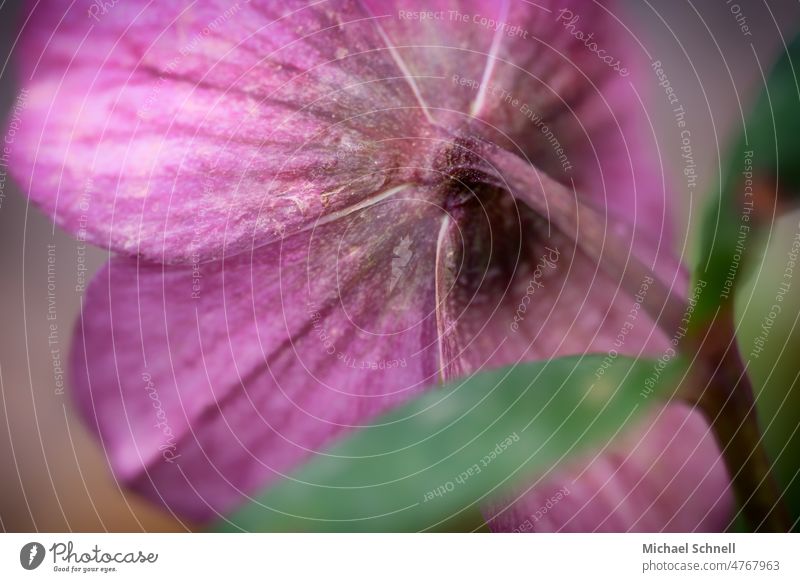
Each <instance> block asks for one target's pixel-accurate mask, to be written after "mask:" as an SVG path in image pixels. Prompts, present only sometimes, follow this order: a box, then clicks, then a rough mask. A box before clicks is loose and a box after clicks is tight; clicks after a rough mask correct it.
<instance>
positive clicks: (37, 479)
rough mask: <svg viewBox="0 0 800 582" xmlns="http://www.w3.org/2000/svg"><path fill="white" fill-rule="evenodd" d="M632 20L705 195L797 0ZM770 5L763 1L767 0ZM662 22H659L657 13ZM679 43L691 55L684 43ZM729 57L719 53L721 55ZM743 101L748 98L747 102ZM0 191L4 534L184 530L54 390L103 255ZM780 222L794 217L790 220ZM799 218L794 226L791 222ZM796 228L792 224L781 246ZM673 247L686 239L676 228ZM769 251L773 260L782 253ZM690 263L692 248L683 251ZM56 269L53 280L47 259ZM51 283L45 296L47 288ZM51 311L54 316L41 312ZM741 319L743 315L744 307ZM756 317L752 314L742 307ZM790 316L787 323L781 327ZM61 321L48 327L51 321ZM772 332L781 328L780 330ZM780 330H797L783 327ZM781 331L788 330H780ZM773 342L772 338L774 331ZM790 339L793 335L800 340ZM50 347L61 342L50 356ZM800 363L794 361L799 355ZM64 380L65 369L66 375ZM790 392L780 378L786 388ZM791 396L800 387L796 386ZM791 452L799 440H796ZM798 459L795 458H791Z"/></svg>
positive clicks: (658, 112) (681, 206) (662, 127)
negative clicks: (743, 23) (125, 478)
mask: <svg viewBox="0 0 800 582" xmlns="http://www.w3.org/2000/svg"><path fill="white" fill-rule="evenodd" d="M626 4H630V5H631V6H630V7H631V9H632V10H631V16H630V19H631V23H633V24H634V25H635V26H634V27H633V29H634V30H636V32H637V34H639V36H640V39H641V41H642V42H643V43H644V44H645V45H646V46H648V48H649V49H650V51H651V52H652V54H653V56H654V58H659V59H660V60H662V61H663V62H664V65H665V67H666V68H667V69H668V70H669V71H670V78H671V81H672V84H673V86H674V87H675V89H676V91H678V92H679V93H680V94H681V99H682V102H683V103H684V104H685V106H686V107H687V110H688V111H689V115H690V117H691V120H692V121H691V123H692V134H693V139H694V142H695V152H696V157H697V164H698V167H699V168H700V170H701V171H700V174H701V182H700V187H699V188H698V192H703V191H707V190H708V188H709V187H710V186H711V185H712V183H713V181H714V176H715V175H716V172H717V167H718V164H719V159H720V154H719V147H721V146H722V145H723V144H724V143H725V140H726V139H727V137H728V136H729V135H730V132H731V128H732V127H733V123H734V122H735V121H736V120H737V119H739V116H740V112H739V100H740V99H742V100H746V99H748V98H750V97H751V96H752V94H753V92H754V90H756V89H757V83H759V82H760V74H761V73H760V72H759V69H758V64H757V63H756V61H755V59H754V58H753V48H751V46H750V42H752V43H753V46H754V47H755V51H756V53H757V54H758V55H760V59H761V64H762V66H764V67H768V63H769V62H770V59H771V57H772V56H774V54H775V50H776V48H778V47H779V45H780V37H779V35H778V31H779V30H781V31H783V34H785V35H787V40H788V38H790V37H791V36H792V35H793V34H794V33H795V32H796V31H797V24H800V5H798V3H797V2H796V1H795V0H781V1H770V2H768V3H767V4H765V5H760V4H759V3H756V2H744V1H743V2H741V4H742V6H743V8H745V9H746V11H747V18H748V21H749V26H750V28H751V30H752V31H753V37H752V38H748V39H744V38H743V36H742V33H741V30H740V28H739V27H738V26H737V23H736V22H735V20H734V18H733V17H732V15H731V13H730V11H729V9H728V7H727V6H726V4H725V2H724V1H723V0H719V1H716V2H706V3H695V5H694V6H693V5H692V4H690V3H688V2H682V1H678V2H659V3H655V4H656V5H657V6H656V8H657V9H658V11H659V14H658V15H657V14H655V13H654V12H653V10H652V9H651V8H650V7H649V6H648V5H647V3H645V2H641V1H640V0H629V1H628V2H626ZM766 5H768V6H769V10H767V9H765V8H764V6H766ZM16 13H18V7H17V6H16V3H10V4H9V3H0V67H3V68H2V69H0V111H2V112H3V115H4V114H5V112H6V111H7V110H8V108H9V107H10V106H11V104H12V102H13V100H14V96H15V92H16V90H17V87H18V86H19V84H18V83H17V80H16V78H15V75H14V70H13V66H5V67H4V66H3V64H4V63H6V61H7V59H6V57H7V55H9V54H10V53H12V52H13V51H12V47H13V43H14V41H15V39H16V37H17V34H18V30H19V28H18V25H17V19H16V17H15V16H16ZM662 18H663V20H662ZM684 51H685V52H684ZM722 55H724V56H725V61H723V60H722ZM659 91H660V89H659V87H658V86H657V85H656V83H655V82H654V83H653V91H652V96H651V97H652V98H653V99H656V100H659V99H660V100H661V101H656V102H658V103H660V105H659V106H657V107H654V109H653V116H654V121H655V130H656V132H657V133H658V135H659V142H660V145H661V147H662V151H661V154H662V156H663V158H664V164H665V171H666V172H667V173H668V174H670V175H672V176H674V181H675V183H680V179H681V177H682V176H681V175H680V168H681V159H680V150H679V147H678V144H677V136H676V132H675V128H674V122H673V120H672V118H671V116H670V112H669V109H668V108H667V107H665V106H664V103H663V94H661V93H659ZM743 105H746V102H745V103H743ZM2 194H3V196H2V197H0V273H2V276H1V277H0V298H1V299H2V300H0V322H2V330H1V331H0V471H1V472H0V475H2V479H0V529H2V530H4V531H186V530H188V529H190V528H191V527H192V526H191V525H190V524H186V523H181V522H179V521H177V520H176V519H174V518H172V517H171V516H170V515H168V514H167V513H165V512H164V511H162V510H160V509H158V508H155V507H153V506H152V505H151V504H149V503H147V502H145V501H143V500H141V499H138V498H137V497H136V496H135V495H132V494H130V493H127V492H125V491H124V490H123V489H122V488H121V487H120V486H119V485H118V484H117V483H116V482H115V480H114V479H113V477H112V475H111V473H110V472H109V470H108V467H107V463H106V459H105V455H104V453H103V451H102V449H101V447H100V445H99V444H98V442H97V441H96V440H95V439H94V438H93V437H92V436H91V434H90V432H89V431H88V430H87V429H86V427H85V426H84V424H83V423H82V421H81V419H80V418H79V417H78V416H77V415H76V413H75V409H74V406H73V402H72V400H71V397H70V390H69V386H68V385H66V386H65V387H64V389H63V390H62V389H61V388H60V386H59V378H58V377H57V372H58V371H57V370H56V369H55V368H54V359H53V356H54V353H56V354H59V355H60V357H61V367H62V368H66V366H67V354H68V353H69V349H70V342H71V339H72V337H71V336H72V328H73V325H74V322H75V320H76V318H77V317H78V313H79V309H80V305H81V299H82V297H81V293H80V292H78V291H76V285H77V284H78V281H79V271H78V269H79V264H80V263H79V256H82V255H80V254H79V253H83V252H85V253H86V255H85V257H86V266H87V268H88V273H87V280H88V278H90V277H91V274H92V273H93V272H95V271H96V270H97V269H98V268H99V267H100V266H101V265H102V264H103V263H104V261H105V260H106V259H107V257H108V253H107V252H105V251H103V250H100V249H96V248H91V247H86V248H85V249H84V248H82V247H81V245H80V243H78V241H76V240H74V239H72V238H71V237H70V236H69V235H67V234H66V233H64V232H61V231H60V230H58V229H54V228H53V226H52V225H51V223H50V221H49V220H48V218H47V217H46V216H44V215H43V214H42V213H40V212H39V211H38V210H36V209H35V208H33V207H31V206H29V204H28V202H27V199H26V198H25V197H24V196H23V195H22V193H21V191H20V188H19V187H18V186H17V185H15V184H14V183H13V182H12V181H11V180H10V179H9V180H8V181H7V182H6V184H5V186H4V189H3V192H2ZM676 196H677V197H678V199H677V200H676V203H675V207H676V209H677V213H678V215H679V216H678V217H677V218H679V219H680V220H681V225H680V227H679V231H680V232H681V234H682V235H685V233H686V232H688V231H692V230H693V229H695V228H696V226H697V223H698V212H699V208H700V205H701V203H702V199H701V198H699V197H698V198H692V199H690V198H689V197H688V195H687V194H686V193H685V192H681V191H680V190H678V191H677V194H676ZM787 224H788V223H787ZM793 224H795V225H796V224H797V219H796V217H795V218H794V220H793ZM786 236H791V233H789V232H788V231H787V234H786V235H783V237H784V238H780V236H777V237H776V240H778V241H781V240H783V241H785V240H786ZM677 245H678V248H677V249H676V252H678V253H681V252H683V253H686V252H687V250H686V249H687V248H688V247H689V246H690V244H689V241H687V240H686V239H685V238H682V237H678V243H677ZM776 257H778V260H780V253H779V252H778V253H777V255H776ZM684 259H685V260H687V261H688V257H687V256H686V255H684ZM49 265H53V266H54V268H55V275H54V276H52V275H51V277H50V281H48V266H49ZM48 283H50V284H51V287H50V289H51V294H50V295H51V296H50V297H49V296H48V295H49V293H48ZM48 317H50V318H51V319H48ZM743 317H745V318H747V317H748V315H747V314H744V316H743ZM749 317H751V319H752V320H753V322H757V321H758V320H759V318H760V317H761V314H760V312H754V313H753V315H751V316H749ZM789 323H791V322H787V323H786V325H787V326H788V324H789ZM51 325H55V326H56V327H55V329H53V328H51ZM776 330H777V328H776ZM774 333H775V335H774V337H776V338H778V337H781V338H783V339H782V340H781V341H788V338H790V337H791V338H794V340H795V341H796V340H797V339H798V332H797V330H795V329H794V327H793V326H792V328H791V329H788V327H787V329H786V330H784V331H783V332H781V331H780V330H777V331H775V332H774ZM781 334H783V335H781ZM775 341H776V342H777V341H778V340H775ZM795 345H796V344H795ZM53 350H58V351H57V352H54V351H53ZM795 365H797V364H795ZM64 378H65V379H66V374H65V375H64ZM787 389H788V387H787ZM794 390H795V394H797V387H796V386H795V387H794ZM795 450H797V449H795ZM795 465H796V463H795Z"/></svg>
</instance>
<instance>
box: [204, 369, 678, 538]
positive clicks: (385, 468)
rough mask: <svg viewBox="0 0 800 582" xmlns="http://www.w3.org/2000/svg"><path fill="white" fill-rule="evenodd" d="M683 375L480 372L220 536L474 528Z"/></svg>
mask: <svg viewBox="0 0 800 582" xmlns="http://www.w3.org/2000/svg"><path fill="white" fill-rule="evenodd" d="M683 369H684V367H683V365H682V364H681V363H678V362H677V361H673V362H670V363H668V364H667V365H666V367H663V366H660V367H659V368H656V363H655V362H653V361H649V360H638V361H637V360H632V359H627V358H623V357H617V358H615V359H614V358H611V357H608V356H603V355H592V356H585V357H570V358H561V359H556V360H550V361H540V362H530V363H525V364H520V365H517V366H514V367H511V368H505V369H501V370H495V371H491V372H485V373H481V374H477V375H475V376H472V377H470V378H468V379H466V380H464V381H462V382H458V383H454V384H450V385H447V386H445V387H442V388H440V389H437V390H434V391H432V392H429V393H427V394H425V395H423V396H421V397H418V398H417V399H415V400H413V401H412V402H410V403H408V404H405V405H404V406H402V407H400V408H398V409H395V410H394V411H393V412H391V413H390V414H388V415H386V416H384V417H382V418H380V419H378V420H377V421H376V423H375V424H374V425H372V426H370V427H368V428H363V429H360V430H359V431H357V432H355V433H353V434H351V435H350V436H349V437H347V438H346V439H344V440H343V441H340V442H339V443H338V444H337V445H336V446H334V447H333V448H332V449H330V450H329V451H328V452H327V453H326V454H325V455H318V456H316V457H315V458H314V459H313V460H312V461H310V462H309V463H308V464H307V465H305V466H304V467H302V468H301V469H300V470H299V471H298V472H297V473H295V474H294V475H293V476H292V477H291V478H287V479H283V480H281V481H280V482H279V483H278V484H276V485H275V486H273V487H271V488H269V489H267V490H266V491H265V492H263V494H261V495H260V496H259V497H258V498H257V499H256V500H255V501H253V502H250V503H248V504H246V505H245V506H244V507H242V508H241V509H239V510H238V511H237V512H236V513H234V514H233V515H232V516H231V517H230V518H229V520H223V521H221V522H219V523H218V524H217V529H219V530H222V531H239V530H247V531H419V530H428V529H464V528H465V527H468V528H469V529H471V528H472V527H474V526H475V525H476V524H480V523H482V521H481V520H480V519H477V520H475V519H474V518H475V516H479V513H478V512H477V508H478V507H479V505H480V504H481V503H482V502H484V501H485V499H486V497H487V496H488V495H490V494H492V493H494V494H496V493H497V491H498V490H500V489H502V488H507V487H508V486H510V485H512V484H514V483H516V482H518V481H520V480H523V481H524V480H525V479H526V478H527V479H530V478H531V476H532V475H536V474H541V473H545V472H547V471H548V470H550V469H551V468H552V467H553V466H554V465H555V464H556V463H559V462H561V461H563V460H564V459H565V458H567V457H571V456H573V455H575V454H576V453H579V452H581V451H585V449H586V448H587V447H592V448H600V447H603V446H605V445H606V444H607V443H608V442H609V441H610V440H611V439H612V438H613V437H614V435H615V434H617V433H618V432H619V431H620V429H621V428H622V427H623V426H624V425H625V424H626V423H628V422H630V420H631V419H632V418H633V417H635V416H636V414H637V413H639V412H641V411H642V410H644V409H646V408H647V406H648V405H649V404H652V403H653V401H654V400H655V397H656V396H658V395H659V394H664V393H666V392H671V391H672V390H673V389H674V387H675V375H676V374H677V373H679V372H681V370H683ZM465 524H466V525H465Z"/></svg>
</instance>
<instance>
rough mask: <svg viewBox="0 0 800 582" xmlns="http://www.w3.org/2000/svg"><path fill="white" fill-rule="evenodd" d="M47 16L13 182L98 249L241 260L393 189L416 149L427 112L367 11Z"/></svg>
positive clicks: (139, 11) (39, 15) (187, 6)
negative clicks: (415, 137)
mask: <svg viewBox="0 0 800 582" xmlns="http://www.w3.org/2000/svg"><path fill="white" fill-rule="evenodd" d="M44 4H47V5H46V6H45V5H42V4H40V5H39V6H38V7H37V8H36V9H34V14H33V15H32V17H31V20H30V24H29V26H27V27H26V29H25V30H26V36H25V38H24V40H23V45H24V50H23V51H22V52H24V53H25V54H27V55H28V58H27V60H26V61H25V62H24V63H23V71H24V72H25V74H26V76H30V81H28V82H27V90H28V91H29V97H28V101H27V104H28V108H27V111H26V113H25V116H24V119H23V121H22V123H21V124H20V127H21V128H20V131H19V132H18V134H17V136H16V146H15V150H14V156H15V157H14V160H13V164H12V168H13V169H14V172H15V175H16V177H17V179H18V180H19V181H20V182H21V184H22V185H23V187H25V188H26V189H27V190H28V191H29V193H30V196H31V198H32V199H33V200H34V201H35V202H36V203H37V204H39V205H41V206H42V207H43V208H44V209H45V210H46V211H47V212H48V213H49V214H50V215H51V216H52V218H53V219H54V220H55V222H57V223H58V224H60V225H62V226H63V227H64V228H66V229H67V230H70V231H71V232H73V233H76V234H78V235H79V236H81V237H83V238H85V239H87V240H89V241H91V242H93V243H95V244H98V245H102V246H107V247H109V248H111V249H113V250H116V251H119V252H123V253H126V254H140V255H144V256H146V257H147V258H148V259H151V260H155V261H158V262H168V263H175V262H182V263H190V262H196V261H198V260H208V259H212V258H219V257H221V256H222V255H223V254H233V253H236V252H241V251H244V250H247V249H249V248H251V247H252V246H258V245H261V244H265V243H267V242H269V241H272V240H276V239H278V238H279V237H280V236H281V235H282V234H285V233H291V232H295V231H297V230H300V229H302V228H304V227H305V226H307V225H309V224H312V223H313V222H314V221H315V220H316V219H318V218H320V217H321V216H325V215H327V214H331V213H335V212H338V211H342V210H343V209H345V208H349V207H352V206H353V205H355V204H357V203H359V202H362V201H363V200H365V199H367V198H369V197H370V196H372V195H375V194H377V193H379V192H381V191H382V190H384V189H387V188H389V187H392V186H397V185H399V184H400V183H402V181H403V179H404V178H403V176H402V174H403V170H402V168H401V169H398V166H400V167H404V166H405V165H407V164H406V162H407V158H408V157H409V155H410V152H411V151H412V150H414V149H419V146H418V145H414V144H412V143H411V142H410V141H408V140H406V138H408V128H416V129H417V130H418V133H419V134H424V132H425V128H426V126H425V124H424V116H423V114H422V113H421V112H420V110H419V109H418V108H414V107H408V105H409V104H411V105H413V100H414V95H413V93H412V91H411V89H410V87H409V85H408V84H407V82H406V81H405V80H404V79H403V78H402V75H401V74H400V73H399V72H398V70H397V65H396V63H395V62H394V61H393V60H392V58H391V55H390V54H389V52H388V51H387V50H375V49H376V48H380V47H381V46H382V43H383V39H381V38H380V36H379V35H378V33H377V31H376V28H375V27H374V26H372V25H371V24H370V22H369V21H368V20H365V13H364V12H363V10H361V9H360V8H358V7H357V4H355V3H343V4H342V5H341V6H338V7H337V10H336V11H335V12H331V11H330V10H326V9H324V7H321V6H316V7H309V6H307V5H306V4H305V3H286V2H283V3H280V6H279V5H277V4H275V3H264V2H249V3H239V4H236V5H235V7H234V8H232V7H231V5H230V4H229V3H227V2H207V3H203V4H202V6H200V5H198V4H195V3H182V2H169V3H158V4H153V3H150V2H124V3H119V4H118V5H116V6H114V8H113V10H109V11H108V13H107V14H104V15H103V17H102V19H100V20H99V22H96V21H95V20H94V19H93V18H91V17H87V10H89V7H91V6H94V2H89V1H88V0H87V1H81V2H77V3H75V4H73V5H70V6H68V7H67V5H64V6H61V5H59V4H57V3H47V2H46V3H44ZM212 23H213V24H212ZM350 53H353V54H350ZM345 57H347V58H345ZM394 138H400V139H394Z"/></svg>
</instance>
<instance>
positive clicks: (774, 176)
mask: <svg viewBox="0 0 800 582" xmlns="http://www.w3.org/2000/svg"><path fill="white" fill-rule="evenodd" d="M795 64H797V65H799V66H800V36H798V37H796V38H795V39H794V41H793V42H792V43H791V44H790V45H789V47H788V49H787V50H786V51H784V52H783V54H782V55H781V58H780V59H779V60H778V62H777V63H776V64H775V66H774V67H773V69H772V71H771V72H769V76H768V78H767V83H766V85H765V86H764V88H763V90H762V91H761V94H760V95H759V97H758V100H757V101H756V105H755V107H754V108H753V110H752V112H751V113H750V115H749V116H748V117H747V120H746V123H745V127H744V128H743V130H742V132H741V134H740V136H739V137H738V139H737V140H736V142H735V145H734V147H733V148H732V149H731V152H730V154H729V156H728V159H727V161H726V163H725V165H724V166H723V180H722V183H721V186H720V187H719V188H718V190H717V192H716V195H715V196H712V197H711V200H710V202H709V204H708V208H707V210H706V212H705V216H704V218H703V223H702V233H701V241H700V257H699V261H698V263H697V268H696V269H695V273H694V279H695V288H697V287H696V285H697V283H698V282H701V281H702V282H703V283H704V284H705V285H706V286H705V288H703V290H702V293H700V294H699V297H698V298H697V305H696V307H695V310H694V315H693V319H692V320H691V325H690V333H694V334H701V333H704V331H705V329H706V328H707V326H708V322H709V321H710V320H711V318H713V316H714V313H715V312H716V311H717V309H718V308H719V307H720V306H723V307H725V306H726V303H727V304H729V303H730V301H731V300H732V298H733V296H734V290H735V288H736V285H737V283H738V281H739V279H740V277H741V275H742V272H743V270H744V268H745V267H746V265H747V263H748V259H749V257H750V256H751V252H752V250H753V249H754V248H755V247H756V245H757V236H756V235H757V232H756V229H757V226H758V225H759V224H760V223H762V222H764V220H765V219H768V220H769V222H771V218H772V214H773V210H774V209H773V205H774V204H775V202H776V201H775V199H774V194H775V192H776V191H777V192H778V193H780V195H781V196H783V197H784V198H783V199H779V200H777V204H778V207H779V208H780V207H781V206H784V207H787V208H788V207H790V206H791V205H795V204H796V203H797V201H798V199H800V82H799V81H798V76H797V71H796V70H795ZM759 216H760V217H762V218H761V219H759ZM765 226H769V224H766V225H765Z"/></svg>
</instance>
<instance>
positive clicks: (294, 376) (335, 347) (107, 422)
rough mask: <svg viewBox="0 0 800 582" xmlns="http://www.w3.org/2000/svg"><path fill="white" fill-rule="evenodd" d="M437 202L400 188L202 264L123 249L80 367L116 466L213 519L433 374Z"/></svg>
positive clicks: (81, 393) (100, 291)
mask: <svg viewBox="0 0 800 582" xmlns="http://www.w3.org/2000/svg"><path fill="white" fill-rule="evenodd" d="M427 198H429V196H426V195H424V193H422V194H421V193H419V192H416V191H414V190H413V189H408V190H403V191H398V192H395V193H394V194H393V195H392V196H390V197H388V198H387V199H386V200H384V201H383V202H381V203H378V204H375V205H373V206H371V207H369V208H365V209H362V210H360V211H357V212H354V213H352V214H351V215H348V216H346V217H343V218H341V219H339V220H336V221H333V222H330V223H328V224H326V225H321V226H319V227H318V228H316V229H314V230H313V231H309V232H308V233H304V234H302V235H296V236H294V237H290V238H287V239H286V240H285V241H283V242H282V243H276V244H273V245H268V246H265V247H262V248H260V249H258V250H257V251H255V252H254V253H253V254H252V256H249V255H241V256H239V257H237V258H235V259H229V260H227V261H224V262H219V263H213V264H208V265H201V266H200V267H199V269H196V270H193V269H191V268H174V267H173V268H166V269H165V268H164V267H162V266H156V265H148V264H144V263H137V262H136V261H135V260H134V259H129V258H118V259H113V260H112V261H111V262H110V263H109V265H108V266H107V268H106V269H105V270H104V271H103V272H101V273H100V274H99V275H98V276H97V278H96V279H95V281H94V282H93V284H92V286H91V289H90V291H89V296H88V303H87V306H86V309H85V311H84V314H83V318H82V325H81V326H80V327H79V330H78V339H77V340H76V343H75V345H76V346H77V349H76V351H75V353H74V355H73V370H74V372H75V376H76V377H75V387H76V391H77V394H78V400H79V404H80V408H81V410H82V412H83V414H84V416H86V417H87V418H88V419H89V421H90V424H92V425H93V426H96V429H97V431H98V433H99V435H100V437H101V439H102V441H103V443H104V446H105V448H106V453H107V455H108V457H109V461H110V463H111V465H112V468H113V469H114V470H115V472H116V474H117V475H118V476H119V477H120V478H121V479H122V480H123V481H125V482H126V483H127V484H129V485H131V486H132V487H133V488H135V489H136V490H138V491H140V492H142V493H144V494H146V495H147V496H149V497H150V498H152V499H154V500H156V501H160V502H161V503H162V504H164V505H166V506H167V507H168V508H170V509H171V510H173V511H175V512H177V513H179V514H180V515H183V516H188V517H191V518H194V519H200V520H204V519H208V518H212V517H216V516H217V515H218V514H224V513H225V512H227V511H229V510H230V509H231V508H232V507H233V506H234V505H236V504H237V503H240V502H243V501H244V500H245V499H246V495H248V494H250V493H253V492H256V491H257V490H259V489H261V488H262V487H263V486H264V485H265V484H266V483H268V482H269V481H270V480H271V479H274V478H276V477H278V476H280V475H284V474H285V472H286V471H288V470H290V469H291V468H293V466H294V465H295V464H296V463H297V462H299V461H300V460H301V459H305V458H306V457H307V456H308V455H309V454H313V453H315V452H317V451H319V450H320V449H321V448H322V447H324V446H325V445H326V444H327V443H328V442H329V441H330V439H331V438H332V437H333V436H334V435H336V434H339V433H340V432H341V431H343V430H345V429H347V428H351V427H355V426H360V425H361V424H362V423H364V422H367V419H369V418H371V417H373V416H374V415H375V414H377V413H379V412H381V411H384V410H386V408H387V407H389V406H392V405H394V404H397V403H399V402H402V401H403V400H405V399H406V398H408V397H410V396H411V395H413V394H416V393H418V392H419V391H420V390H422V389H423V388H424V387H426V386H430V385H432V384H435V383H436V382H437V381H438V379H439V378H440V371H439V363H438V362H439V354H438V344H437V341H436V340H437V329H436V316H435V290H434V278H433V276H432V274H433V270H434V262H435V252H436V239H437V235H438V230H439V227H440V224H441V222H442V220H443V218H444V216H445V215H444V213H443V211H442V210H441V209H440V208H439V207H437V206H436V205H433V204H431V203H430V202H429V201H428V200H427Z"/></svg>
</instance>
